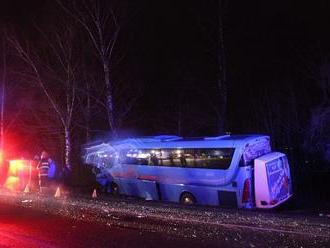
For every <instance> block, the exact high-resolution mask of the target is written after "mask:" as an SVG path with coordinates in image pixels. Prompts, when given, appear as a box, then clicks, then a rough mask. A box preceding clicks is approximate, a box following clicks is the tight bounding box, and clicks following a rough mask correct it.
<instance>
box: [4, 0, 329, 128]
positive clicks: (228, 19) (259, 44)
mask: <svg viewBox="0 0 330 248" xmlns="http://www.w3.org/2000/svg"><path fill="white" fill-rule="evenodd" d="M44 2H46V1H45V0H30V1H19V0H12V1H1V4H0V10H1V12H0V13H1V16H2V17H3V19H5V20H8V21H11V22H14V23H15V24H16V25H17V27H18V28H21V29H23V30H25V31H26V30H29V29H30V28H31V25H32V23H33V22H35V23H38V22H39V21H40V20H43V18H44V17H42V16H43V15H44V12H45V9H44V8H45V5H43V3H44ZM227 2H228V4H227V9H226V11H225V16H224V27H225V33H224V36H225V53H226V59H227V73H228V87H229V103H228V113H229V116H228V118H229V123H230V124H229V126H230V129H231V130H234V131H248V130H242V126H241V124H238V121H237V120H240V119H242V118H245V117H248V116H249V114H250V112H249V108H250V104H247V102H249V101H250V100H251V99H252V98H254V96H258V95H260V94H263V89H264V88H274V90H275V91H276V89H281V88H283V86H286V85H287V82H288V81H290V85H291V86H292V88H293V89H299V88H300V85H301V84H306V85H307V86H306V87H307V89H310V90H311V91H309V92H313V90H315V89H314V87H313V81H310V79H307V77H306V75H305V71H306V63H305V60H306V59H307V60H311V61H313V62H314V61H316V62H317V61H318V59H319V57H318V54H317V52H315V51H313V50H315V49H316V50H317V49H318V47H319V48H320V52H318V53H324V54H326V53H328V51H329V46H328V44H330V43H329V41H330V40H329V37H330V36H329V34H328V24H329V23H330V15H329V14H328V13H329V10H330V6H329V2H328V1H313V2H311V1H309V2H307V1H262V0H258V1H257V0H254V1H227ZM127 3H128V4H127V6H128V7H129V8H135V7H137V6H138V9H139V11H138V14H137V15H136V17H134V20H133V21H131V22H129V23H128V24H127V25H126V27H125V29H124V30H123V36H122V41H123V43H122V46H123V48H124V49H125V50H126V52H127V55H126V58H125V62H124V63H123V65H121V66H120V67H119V69H118V72H117V77H118V78H122V79H123V80H131V81H132V80H136V81H137V82H142V83H143V84H144V88H143V92H144V93H143V100H142V101H140V102H139V108H140V109H141V108H142V109H144V110H146V111H144V113H147V115H148V116H152V118H155V119H158V118H162V114H163V112H164V111H162V109H168V108H173V111H174V112H175V111H176V110H175V104H176V103H177V101H181V100H182V99H181V98H182V94H181V92H184V94H183V98H184V99H183V101H184V102H186V104H187V105H188V106H189V109H190V111H192V112H193V113H191V114H192V115H194V114H196V115H199V114H200V113H202V112H205V113H209V114H210V115H211V112H210V111H211V110H210V106H208V105H207V104H208V103H207V101H205V99H204V100H201V98H202V95H203V94H210V95H212V93H213V91H214V87H215V85H214V83H215V81H216V72H217V60H216V52H217V42H216V41H217V1H215V0H214V1H188V0H186V1H146V0H144V1H139V4H138V5H136V2H134V1H127ZM127 71H130V73H127ZM129 76H131V78H127V77H129ZM308 80H309V81H308ZM204 90H205V92H206V93H205V92H203V91H204ZM196 92H197V93H196ZM278 94H282V92H279V93H278ZM283 94H286V93H283ZM297 94H300V95H301V96H300V97H301V99H303V98H304V94H305V93H304V92H302V91H301V92H300V91H299V90H298V91H297ZM315 96H316V97H315V98H316V100H315V102H317V96H318V94H317V92H315ZM249 99H250V100H249ZM155 103H156V104H155ZM303 104H304V103H303V102H302V105H303ZM304 108H306V106H303V107H302V109H304ZM134 115H135V118H136V119H139V118H145V116H144V115H141V113H140V112H139V111H138V112H136V113H134ZM189 115H190V114H189ZM141 116H142V117H141ZM200 118H209V117H205V116H203V114H202V115H201V116H200ZM188 121H189V120H188ZM137 122H138V123H137ZM137 122H132V124H131V127H132V128H133V127H137V128H138V129H140V130H147V131H146V132H156V131H157V128H156V127H150V126H148V127H146V126H145V122H139V121H137ZM210 123H212V124H210V126H209V127H207V128H206V129H208V128H209V130H214V120H212V117H211V118H210ZM139 125H140V126H139ZM155 125H156V124H155ZM156 126H157V125H156ZM206 129H204V130H201V132H210V133H212V132H213V131H207V130H206Z"/></svg>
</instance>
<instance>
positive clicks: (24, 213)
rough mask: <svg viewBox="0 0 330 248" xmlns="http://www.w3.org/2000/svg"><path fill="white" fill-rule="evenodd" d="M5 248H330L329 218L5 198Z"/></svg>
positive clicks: (1, 224)
mask: <svg viewBox="0 0 330 248" xmlns="http://www.w3.org/2000/svg"><path fill="white" fill-rule="evenodd" d="M0 247H252V248H253V247H299V248H300V247H330V216H328V214H327V213H325V214H322V215H315V214H314V215H306V214H301V213H299V214H296V213H286V212H284V213H282V212H279V213H278V212H267V211H266V212H265V211H242V210H235V209H219V208H211V207H186V206H180V205H176V204H169V203H157V202H146V201H141V200H137V199H126V198H119V199H118V198H98V199H91V198H87V197H72V198H61V199H54V198H53V197H52V196H50V197H47V196H42V197H40V196H36V195H33V194H31V195H24V194H17V195H15V196H13V195H9V194H0Z"/></svg>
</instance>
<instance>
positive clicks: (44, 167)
mask: <svg viewBox="0 0 330 248" xmlns="http://www.w3.org/2000/svg"><path fill="white" fill-rule="evenodd" d="M50 164H51V159H50V158H49V155H48V153H47V152H46V151H43V152H42V153H41V157H40V161H39V163H38V166H37V169H38V177H39V190H40V193H42V191H43V190H45V189H46V188H47V187H49V180H48V172H49V168H50Z"/></svg>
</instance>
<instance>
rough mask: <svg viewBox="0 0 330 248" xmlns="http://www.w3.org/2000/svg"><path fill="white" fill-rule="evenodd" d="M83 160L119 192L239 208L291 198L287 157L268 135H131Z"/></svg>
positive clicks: (92, 148)
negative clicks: (195, 136)
mask: <svg viewBox="0 0 330 248" xmlns="http://www.w3.org/2000/svg"><path fill="white" fill-rule="evenodd" d="M84 158H85V162H86V163H87V164H90V165H92V166H94V170H95V172H96V174H97V180H98V182H99V183H100V184H101V185H103V186H104V187H107V189H108V191H109V192H111V193H113V194H115V195H116V194H123V195H129V196H135V197H141V198H144V199H146V200H156V201H170V202H179V203H183V204H201V205H213V206H231V207H239V208H255V207H257V208H273V207H275V206H278V205H280V204H281V203H283V202H285V201H286V200H288V199H289V198H290V197H291V196H292V187H291V176H290V168H289V164H288V160H287V157H286V155H285V154H283V153H280V152H272V150H271V146H270V138H269V136H264V135H224V136H218V137H204V138H182V137H178V136H172V135H161V136H154V137H142V138H129V139H122V140H114V141H109V142H105V143H102V144H98V145H93V146H88V147H87V148H86V153H85V156H84Z"/></svg>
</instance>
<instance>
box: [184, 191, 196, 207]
mask: <svg viewBox="0 0 330 248" xmlns="http://www.w3.org/2000/svg"><path fill="white" fill-rule="evenodd" d="M180 203H181V204H184V205H194V204H195V203H196V199H195V197H194V196H193V194H191V193H183V194H182V195H181V197H180Z"/></svg>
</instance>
